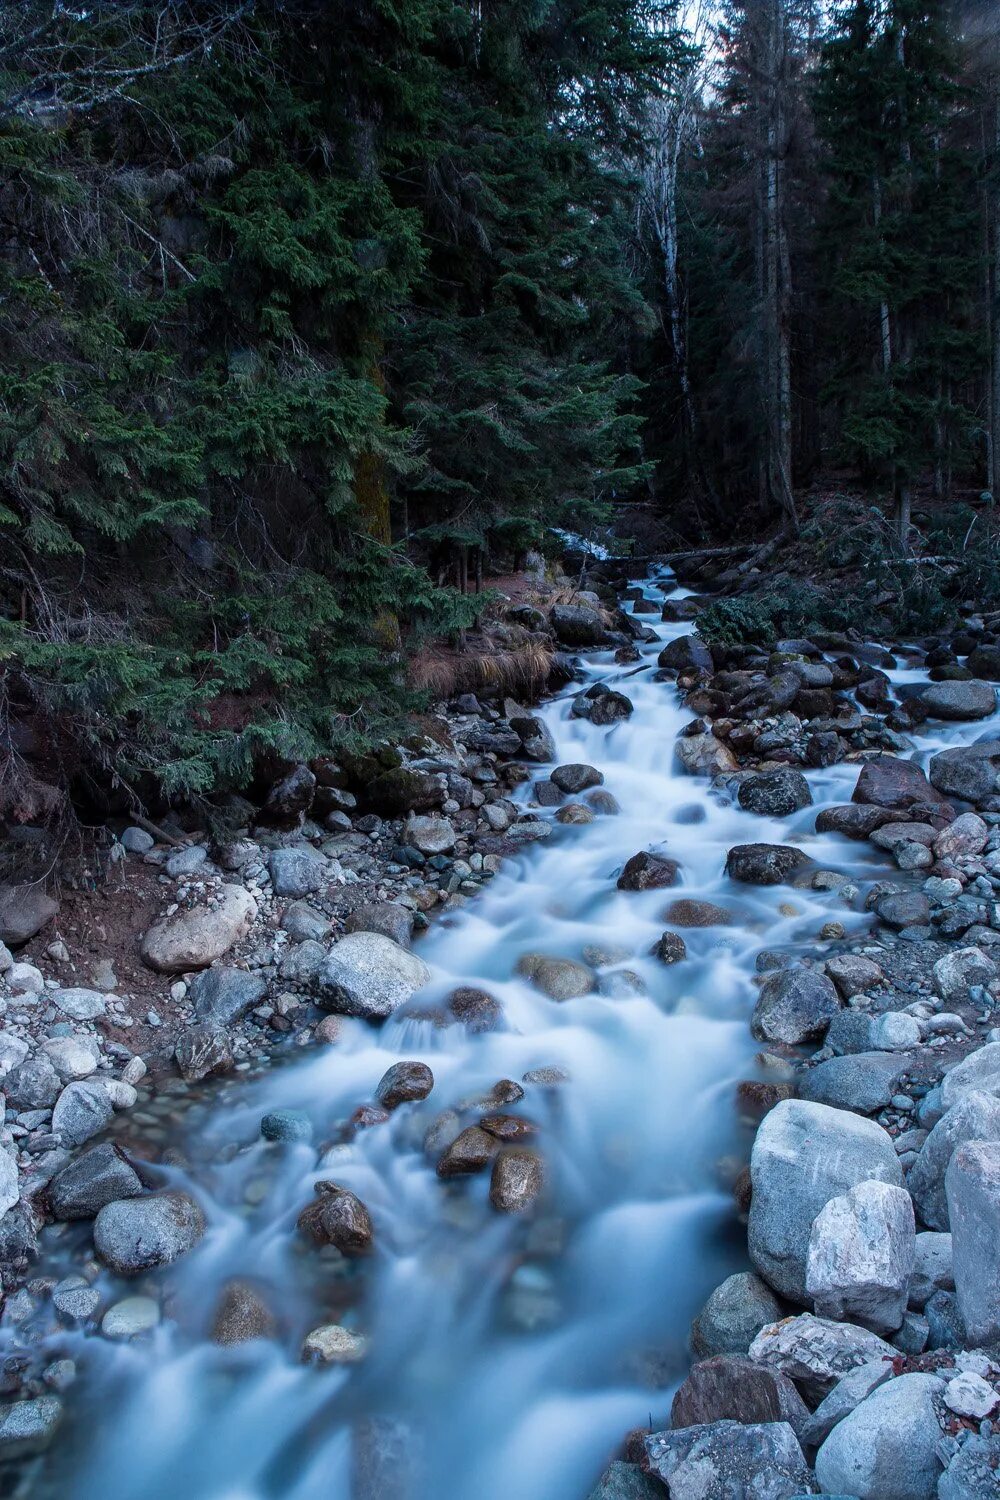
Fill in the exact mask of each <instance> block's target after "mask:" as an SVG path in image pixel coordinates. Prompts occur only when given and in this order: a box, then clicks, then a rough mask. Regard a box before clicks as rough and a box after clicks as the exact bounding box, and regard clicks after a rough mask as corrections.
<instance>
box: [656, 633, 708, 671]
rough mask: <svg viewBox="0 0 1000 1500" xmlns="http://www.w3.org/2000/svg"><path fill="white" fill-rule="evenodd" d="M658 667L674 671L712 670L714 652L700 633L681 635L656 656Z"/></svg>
mask: <svg viewBox="0 0 1000 1500" xmlns="http://www.w3.org/2000/svg"><path fill="white" fill-rule="evenodd" d="M656 664H657V666H658V667H660V668H662V669H664V670H667V671H674V672H711V671H712V667H713V663H712V653H711V651H710V650H709V649H708V647H707V646H706V645H705V642H704V641H703V640H702V639H701V636H698V635H679V636H678V637H677V639H676V640H674V641H669V642H668V643H667V645H666V646H664V648H663V650H662V651H661V652H660V654H659V656H658V657H657V658H656Z"/></svg>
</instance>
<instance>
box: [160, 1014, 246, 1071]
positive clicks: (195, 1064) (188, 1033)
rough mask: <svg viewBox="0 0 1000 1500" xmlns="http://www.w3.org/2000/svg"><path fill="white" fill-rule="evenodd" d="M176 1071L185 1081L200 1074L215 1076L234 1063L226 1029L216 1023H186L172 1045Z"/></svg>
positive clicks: (228, 1069) (230, 1067)
mask: <svg viewBox="0 0 1000 1500" xmlns="http://www.w3.org/2000/svg"><path fill="white" fill-rule="evenodd" d="M174 1061H175V1062H176V1063H177V1071H178V1072H179V1073H180V1075H181V1077H182V1078H183V1079H185V1080H186V1081H187V1082H188V1083H200V1082H201V1080H202V1079H203V1078H218V1077H219V1076H220V1075H221V1074H223V1073H228V1072H230V1071H231V1070H232V1068H233V1067H234V1066H235V1063H236V1059H235V1057H234V1055H233V1047H232V1043H231V1042H230V1040H229V1035H228V1033H227V1032H226V1031H225V1030H224V1029H223V1028H222V1027H219V1026H212V1025H207V1026H188V1027H187V1029H186V1030H185V1031H182V1032H181V1034H180V1036H179V1037H178V1039H177V1046H176V1047H175V1048H174Z"/></svg>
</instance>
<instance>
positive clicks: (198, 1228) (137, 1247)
mask: <svg viewBox="0 0 1000 1500" xmlns="http://www.w3.org/2000/svg"><path fill="white" fill-rule="evenodd" d="M204 1232H205V1216H204V1214H203V1213H202V1211H201V1209H200V1208H199V1206H198V1204H197V1203H196V1202H195V1201H194V1199H193V1198H190V1197H189V1196H188V1195H187V1193H181V1192H175V1191H171V1192H167V1193H157V1194H155V1195H153V1196H150V1197H148V1198H129V1199H123V1200H120V1201H119V1202H116V1203H109V1204H107V1205H106V1207H104V1208H102V1209H101V1211H100V1213H99V1214H98V1215H97V1218H96V1219H95V1220H94V1249H95V1250H96V1251H97V1256H98V1259H99V1260H101V1261H103V1263H104V1265H106V1266H107V1267H108V1268H109V1269H110V1270H112V1271H115V1272H117V1274H118V1275H119V1276H137V1275H139V1273H140V1272H142V1271H151V1270H153V1269H154V1268H155V1267H157V1266H166V1265H169V1264H170V1262H171V1261H174V1260H176V1259H177V1257H178V1256H180V1255H184V1254H186V1253H187V1251H188V1250H191V1249H193V1248H194V1246H195V1245H196V1244H197V1243H198V1241H199V1240H200V1239H201V1237H202V1235H203V1234H204Z"/></svg>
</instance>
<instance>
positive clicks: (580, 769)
mask: <svg viewBox="0 0 1000 1500" xmlns="http://www.w3.org/2000/svg"><path fill="white" fill-rule="evenodd" d="M549 780H550V781H551V782H552V784H553V786H555V787H557V788H558V789H559V791H560V792H566V793H567V794H568V795H569V796H572V797H575V796H577V795H578V793H580V792H585V791H587V790H588V788H589V787H592V786H602V785H603V783H604V777H603V775H602V774H601V772H600V771H598V770H597V769H596V767H595V766H586V765H582V764H581V763H580V762H574V763H573V764H571V765H566V766H556V768H555V770H554V771H552V772H551V773H550V776H549Z"/></svg>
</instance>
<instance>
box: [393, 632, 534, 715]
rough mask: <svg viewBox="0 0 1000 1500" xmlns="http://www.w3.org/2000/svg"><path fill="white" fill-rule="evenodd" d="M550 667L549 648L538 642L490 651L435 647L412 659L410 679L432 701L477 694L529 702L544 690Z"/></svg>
mask: <svg viewBox="0 0 1000 1500" xmlns="http://www.w3.org/2000/svg"><path fill="white" fill-rule="evenodd" d="M551 667H552V652H551V649H550V648H549V647H548V646H543V645H541V644H540V643H539V642H531V643H530V644H528V645H525V646H519V647H517V648H516V649H513V650H494V651H488V650H485V649H482V650H477V649H475V648H472V649H468V650H465V651H460V652H458V651H456V652H452V651H446V650H443V649H441V648H440V647H439V648H437V649H434V650H429V651H425V652H421V653H420V655H419V656H416V657H415V658H414V659H413V661H412V662H411V663H410V680H411V682H412V683H413V686H414V687H416V688H419V689H421V690H422V691H424V692H429V693H430V694H431V695H432V696H433V697H435V698H454V697H456V696H457V695H458V694H459V693H477V694H482V695H483V696H484V697H499V696H502V695H509V696H510V697H512V698H523V699H526V700H529V701H530V700H531V699H533V698H538V697H539V696H540V695H541V694H542V693H543V692H544V691H545V686H546V683H547V682H548V680H549V673H550V671H551Z"/></svg>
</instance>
